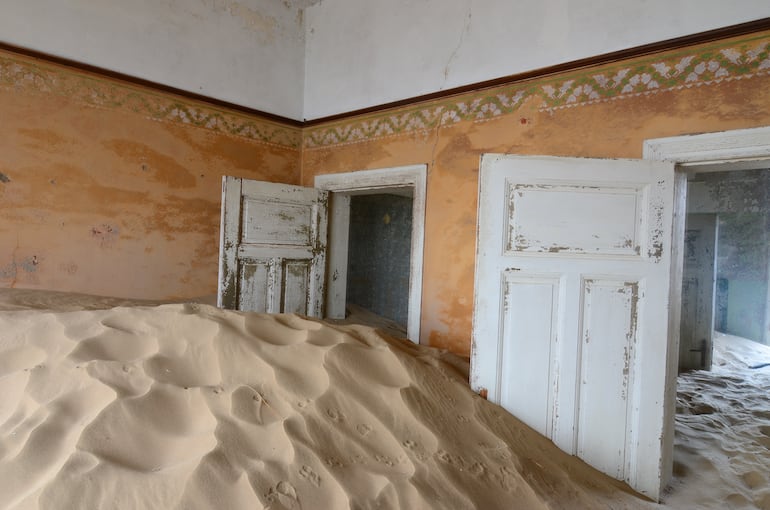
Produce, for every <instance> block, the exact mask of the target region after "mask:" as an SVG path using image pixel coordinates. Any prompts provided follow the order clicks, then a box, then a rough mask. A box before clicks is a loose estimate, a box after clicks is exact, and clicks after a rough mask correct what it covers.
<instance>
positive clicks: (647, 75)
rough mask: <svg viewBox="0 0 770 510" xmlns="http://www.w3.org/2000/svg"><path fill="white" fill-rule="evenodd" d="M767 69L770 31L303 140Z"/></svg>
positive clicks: (585, 100) (606, 97) (551, 105)
mask: <svg viewBox="0 0 770 510" xmlns="http://www.w3.org/2000/svg"><path fill="white" fill-rule="evenodd" d="M768 75H770V34H768V33H764V34H762V35H758V34H753V35H749V36H744V37H743V38H740V39H732V40H723V41H718V42H713V43H709V44H705V45H698V46H695V47H691V48H686V49H679V50H673V51H667V52H663V53H658V54H654V55H650V56H647V57H641V58H634V59H630V60H628V61H625V62H616V63H612V64H605V65H600V66H596V67H591V68H585V69H581V70H579V71H572V72H567V73H562V74H558V75H555V76H548V77H543V78H536V79H532V80H527V81H522V82H520V83H514V84H511V85H503V86H500V87H494V88H490V89H486V90H479V91H476V92H470V93H466V94H462V95H459V96H454V97H450V98H446V99H442V100H436V101H431V102H426V103H424V104H422V105H412V106H409V107H405V108H400V109H397V110H395V111H390V112H382V113H376V114H371V115H365V116H361V117H359V118H355V119H345V120H342V121H337V122H331V123H329V124H321V125H319V126H316V127H312V128H307V129H305V131H304V137H303V138H304V142H303V143H304V147H305V148H306V149H313V148H320V147H328V146H333V145H344V144H350V143H357V142H363V141H368V140H372V139H377V138H382V137H388V136H398V135H404V134H409V133H413V132H418V131H426V130H431V129H435V128H437V127H440V126H447V125H451V124H455V123H457V122H461V121H475V122H481V121H487V120H490V119H494V118H496V117H499V116H501V115H507V114H512V113H515V112H516V111H517V110H518V109H519V108H520V107H521V105H522V103H523V102H524V101H525V100H527V99H530V98H532V97H536V98H538V100H539V101H540V104H539V105H538V108H539V109H540V110H541V111H555V110H559V109H563V108H571V107H576V106H584V105H590V104H595V103H601V102H606V101H614V100H619V99H623V98H628V97H635V96H640V95H652V94H656V93H659V92H662V91H671V90H678V89H684V88H690V87H697V86H705V85H712V84H716V83H721V82H724V81H730V80H739V79H750V78H754V77H758V76H768Z"/></svg>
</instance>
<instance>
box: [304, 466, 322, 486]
mask: <svg viewBox="0 0 770 510" xmlns="http://www.w3.org/2000/svg"><path fill="white" fill-rule="evenodd" d="M299 476H301V477H302V478H304V479H305V480H307V481H308V482H310V483H312V484H313V485H315V486H316V487H320V486H321V477H320V476H318V473H316V472H315V471H313V468H311V467H310V466H302V469H300V470H299Z"/></svg>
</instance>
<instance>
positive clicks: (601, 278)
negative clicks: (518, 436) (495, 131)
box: [471, 154, 674, 499]
mask: <svg viewBox="0 0 770 510" xmlns="http://www.w3.org/2000/svg"><path fill="white" fill-rule="evenodd" d="M521 190H530V191H531V190H537V192H536V193H535V194H534V195H530V196H529V197H527V193H526V192H525V193H520V191H521ZM549 193H551V194H552V195H551V196H547V195H548V194H549ZM587 197H589V198H590V200H587ZM673 197H674V165H673V164H670V163H660V162H648V161H632V160H591V159H576V158H551V157H517V156H511V155H494V154H485V155H484V156H483V157H482V164H481V174H480V181H479V215H478V241H477V249H478V252H477V258H476V289H475V303H474V325H473V346H472V357H471V386H472V387H473V388H474V390H476V391H483V390H486V392H487V395H488V398H489V399H490V400H492V401H493V402H497V403H500V404H501V405H502V406H503V407H505V408H506V409H509V410H510V411H511V412H512V413H513V414H515V415H517V416H519V417H520V418H521V419H523V420H524V421H525V422H526V423H528V424H529V425H530V426H532V427H534V428H535V429H536V430H538V431H539V432H541V433H542V434H544V435H546V436H547V437H549V438H551V439H552V440H553V441H554V442H555V443H556V444H557V445H558V446H559V447H560V448H562V449H563V450H565V451H567V452H569V453H572V454H576V455H578V456H580V457H581V458H583V459H584V460H586V461H587V462H589V463H590V464H592V465H594V466H595V467H597V468H598V469H600V470H602V471H604V472H606V473H608V474H610V475H612V476H615V477H617V478H619V479H621V480H625V481H627V482H628V483H629V485H631V486H632V487H634V488H635V489H636V490H638V491H640V492H642V493H644V494H646V495H648V496H650V497H652V498H656V499H657V498H658V497H659V495H660V490H661V488H662V483H663V474H662V473H661V464H660V459H661V457H662V444H663V443H662V435H663V431H664V417H665V413H664V406H663V403H664V395H665V389H666V386H665V380H666V368H667V365H666V360H667V355H668V352H667V349H668V342H667V338H668V322H667V321H666V320H664V318H665V317H667V315H668V299H669V286H670V264H671V257H670V253H671V246H670V244H669V241H670V239H671V234H672V231H671V225H672V222H673V219H672V211H673V203H672V201H673ZM521 199H524V202H521V201H520V200H521ZM528 201H529V203H527V202H528ZM562 204H564V205H565V206H566V209H565V208H562V207H561V205H562ZM519 206H523V207H524V213H523V214H520V213H521V210H520V209H518V207H519ZM517 215H519V216H518V217H517ZM607 218H610V219H607ZM512 226H513V227H514V231H515V232H519V233H521V232H524V233H526V235H525V236H524V237H525V238H526V239H525V240H522V239H517V238H516V236H513V237H514V239H513V241H514V242H513V243H511V242H507V241H511V233H510V232H511V228H512ZM530 240H537V241H538V242H539V244H538V243H533V242H531V241H530ZM519 241H521V242H519ZM532 246H535V247H536V249H534V250H533V249H531V247H532ZM511 248H513V249H511Z"/></svg>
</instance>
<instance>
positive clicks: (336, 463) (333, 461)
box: [324, 457, 345, 468]
mask: <svg viewBox="0 0 770 510" xmlns="http://www.w3.org/2000/svg"><path fill="white" fill-rule="evenodd" d="M324 462H326V465H327V466H329V467H330V468H341V467H343V466H344V465H345V464H343V463H342V461H341V460H340V459H338V458H337V457H329V458H327V459H326V460H325V461H324Z"/></svg>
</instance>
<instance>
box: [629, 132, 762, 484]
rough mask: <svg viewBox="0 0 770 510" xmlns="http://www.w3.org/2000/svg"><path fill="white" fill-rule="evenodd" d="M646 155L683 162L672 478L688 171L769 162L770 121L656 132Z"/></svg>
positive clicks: (670, 418)
mask: <svg viewBox="0 0 770 510" xmlns="http://www.w3.org/2000/svg"><path fill="white" fill-rule="evenodd" d="M644 158H645V159H652V160H659V161H670V162H672V163H675V164H677V170H678V171H677V174H676V179H675V180H676V183H675V198H674V227H673V242H672V245H673V257H672V265H671V278H670V280H671V296H670V298H669V299H670V302H671V307H670V310H669V315H668V320H669V332H670V335H669V339H668V341H669V349H668V352H669V353H671V355H670V356H669V359H668V360H667V369H666V396H665V411H666V417H665V430H664V433H663V459H662V461H661V464H662V472H663V475H664V476H665V477H666V480H667V479H668V478H670V476H671V473H672V470H673V464H674V458H673V451H674V416H675V413H676V376H677V365H678V356H675V355H674V353H677V354H678V352H679V329H680V312H681V302H682V295H681V289H682V286H681V282H682V274H683V266H682V259H683V255H682V249H683V246H684V231H685V215H686V210H687V173H688V172H690V171H698V172H704V171H706V172H707V171H734V170H750V169H755V168H762V167H767V161H768V160H770V126H766V127H759V128H752V129H736V130H731V131H721V132H716V133H704V134H698V135H684V136H674V137H668V138H656V139H650V140H646V141H645V142H644Z"/></svg>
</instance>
